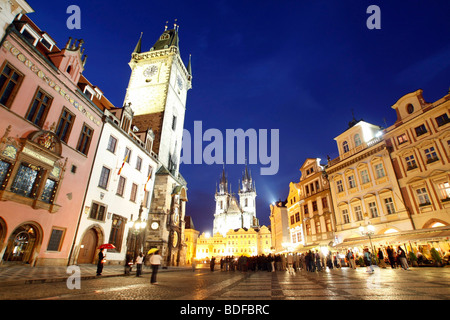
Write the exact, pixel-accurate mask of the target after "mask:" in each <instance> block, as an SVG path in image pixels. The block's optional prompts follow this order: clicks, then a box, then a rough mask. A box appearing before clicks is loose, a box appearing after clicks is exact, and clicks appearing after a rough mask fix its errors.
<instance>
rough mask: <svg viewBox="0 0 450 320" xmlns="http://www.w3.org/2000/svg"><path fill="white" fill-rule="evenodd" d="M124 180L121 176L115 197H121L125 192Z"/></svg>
mask: <svg viewBox="0 0 450 320" xmlns="http://www.w3.org/2000/svg"><path fill="white" fill-rule="evenodd" d="M125 182H126V179H125V178H124V177H122V176H120V177H119V183H118V184H117V192H116V195H118V196H121V197H123V192H124V190H125Z"/></svg>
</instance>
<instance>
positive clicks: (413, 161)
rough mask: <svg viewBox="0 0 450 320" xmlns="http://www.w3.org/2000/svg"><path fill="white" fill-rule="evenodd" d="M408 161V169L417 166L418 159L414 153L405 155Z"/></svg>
mask: <svg viewBox="0 0 450 320" xmlns="http://www.w3.org/2000/svg"><path fill="white" fill-rule="evenodd" d="M405 161H406V170H412V169H415V168H417V163H416V159H414V155H410V156H407V157H405Z"/></svg>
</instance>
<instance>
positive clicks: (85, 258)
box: [78, 229, 98, 264]
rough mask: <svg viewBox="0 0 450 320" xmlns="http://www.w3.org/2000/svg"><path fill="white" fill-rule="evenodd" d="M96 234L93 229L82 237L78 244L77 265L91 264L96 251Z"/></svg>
mask: <svg viewBox="0 0 450 320" xmlns="http://www.w3.org/2000/svg"><path fill="white" fill-rule="evenodd" d="M97 240H98V237H97V233H96V232H95V230H94V229H89V230H88V231H87V232H86V234H85V235H84V237H83V240H82V241H81V244H80V254H79V255H78V263H79V264H82V263H93V262H94V255H95V250H96V249H97Z"/></svg>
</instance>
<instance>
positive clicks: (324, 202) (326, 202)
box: [322, 198, 328, 209]
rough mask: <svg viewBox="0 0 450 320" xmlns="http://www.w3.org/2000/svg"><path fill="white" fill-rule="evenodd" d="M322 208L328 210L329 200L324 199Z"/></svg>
mask: <svg viewBox="0 0 450 320" xmlns="http://www.w3.org/2000/svg"><path fill="white" fill-rule="evenodd" d="M322 208H323V209H325V208H328V200H327V198H322Z"/></svg>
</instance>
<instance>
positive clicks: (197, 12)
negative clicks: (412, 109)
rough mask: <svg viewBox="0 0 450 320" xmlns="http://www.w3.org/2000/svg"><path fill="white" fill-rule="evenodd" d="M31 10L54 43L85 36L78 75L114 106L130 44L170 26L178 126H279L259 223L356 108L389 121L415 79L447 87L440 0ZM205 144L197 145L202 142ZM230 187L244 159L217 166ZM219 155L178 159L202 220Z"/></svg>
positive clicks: (428, 88) (330, 151)
mask: <svg viewBox="0 0 450 320" xmlns="http://www.w3.org/2000/svg"><path fill="white" fill-rule="evenodd" d="M28 2H29V3H30V5H31V6H32V7H33V8H34V9H35V11H36V12H35V13H33V14H30V17H31V18H32V19H33V21H35V23H36V24H37V25H38V26H39V27H40V28H41V29H43V30H44V31H47V32H48V33H49V34H50V35H51V36H52V37H53V38H54V39H55V40H56V42H57V43H58V45H59V47H63V46H64V45H65V43H66V42H67V39H68V37H69V36H71V37H73V38H83V39H84V40H85V45H84V47H85V48H86V51H85V53H86V54H87V55H88V60H87V64H86V70H85V72H84V74H85V76H86V77H87V78H88V79H89V80H90V81H91V82H92V83H93V84H95V85H97V86H99V87H100V88H101V89H102V90H103V91H104V93H105V95H106V96H107V97H108V99H109V100H110V101H111V102H112V103H114V104H115V105H116V106H121V105H122V104H123V99H124V96H125V90H126V87H127V84H128V80H129V76H130V68H129V66H128V62H129V61H130V57H131V52H132V51H133V49H134V47H135V45H136V43H137V41H138V39H139V35H140V33H141V32H143V33H144V36H143V48H142V49H143V51H144V50H148V49H149V48H150V47H151V46H152V45H153V44H154V42H155V41H156V40H157V38H158V37H159V36H160V35H161V33H162V32H163V31H164V26H165V23H166V21H169V27H172V26H173V21H174V19H178V24H179V25H180V29H179V34H180V49H181V56H182V58H183V60H184V61H185V63H186V64H187V61H188V58H189V54H192V65H193V76H194V78H193V89H192V90H191V91H190V92H189V95H188V100H187V112H186V119H185V128H187V129H188V130H189V131H191V132H192V131H193V123H194V121H197V120H199V121H202V122H203V128H204V130H206V129H209V128H217V129H220V130H222V131H223V132H225V130H226V129H238V128H242V129H244V130H247V129H249V128H253V129H256V130H258V129H279V130H280V170H279V172H278V174H277V175H274V176H260V175H259V168H260V166H259V165H251V166H250V168H251V170H252V174H253V178H254V180H255V182H256V188H257V192H258V197H257V216H258V218H259V219H260V221H261V223H262V224H265V225H268V224H269V214H270V210H269V204H270V203H271V202H272V201H276V200H278V199H282V200H284V199H286V197H287V194H288V190H289V183H290V182H291V181H294V182H297V181H298V180H299V178H300V172H299V171H298V170H299V168H300V166H301V165H302V164H303V162H304V161H305V159H306V158H309V157H319V158H321V159H324V160H323V162H325V161H326V158H327V155H330V157H331V158H335V157H336V156H338V152H337V146H336V144H335V141H334V140H333V139H334V138H335V137H336V136H338V135H339V134H340V133H342V132H343V131H345V130H346V129H347V127H348V122H349V121H350V120H351V119H352V111H351V110H352V109H353V110H354V113H355V117H356V118H357V119H361V118H362V119H364V120H365V121H367V122H370V123H373V124H377V125H381V126H385V125H387V126H390V125H392V124H393V123H394V122H395V112H394V110H392V109H391V106H392V105H393V104H394V103H395V102H396V101H397V100H398V99H399V98H400V97H402V96H403V95H405V94H407V93H409V92H412V91H415V90H417V89H423V90H424V98H425V99H426V100H427V101H429V102H432V101H435V100H437V99H439V98H441V97H442V96H444V95H445V94H446V93H447V92H448V90H449V87H450V81H449V80H450V19H449V16H450V3H449V1H448V0H442V1H437V0H433V1H423V0H420V1H419V0H412V1H399V0H391V1H378V0H373V1H372V0H371V1H367V0H352V1H350V0H339V1H338V0H334V1H332V0H328V1H320V0H314V1H310V0H307V1H306V0H305V1H301V0H296V1H289V0H280V1H278V0H209V1H190V0H183V1H179V0H172V1H129V2H124V1H116V0H111V1H84V0H83V1H77V0H71V1H42V0H28ZM71 4H76V5H78V6H79V7H80V8H81V30H69V29H67V27H66V20H67V18H68V17H69V15H68V14H66V9H67V7H68V6H69V5H71ZM370 5H378V6H379V7H380V9H381V30H369V29H368V28H367V27H366V20H367V19H368V17H369V16H370V15H369V14H367V13H366V10H367V7H368V6H370ZM205 145H206V144H205ZM226 168H227V171H228V178H229V180H230V182H231V185H232V188H233V191H234V192H237V191H238V190H237V185H238V179H240V178H241V175H242V171H243V168H244V166H243V165H227V166H226ZM221 171H222V165H210V166H208V165H183V166H182V167H181V172H182V174H183V175H184V177H185V178H186V180H187V182H188V188H189V191H188V197H189V202H188V205H187V214H188V215H191V216H192V217H193V219H194V225H195V227H196V229H197V230H199V231H201V232H204V231H211V230H212V225H213V213H214V206H215V202H214V192H215V187H216V183H217V182H218V180H219V177H220V174H221Z"/></svg>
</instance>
